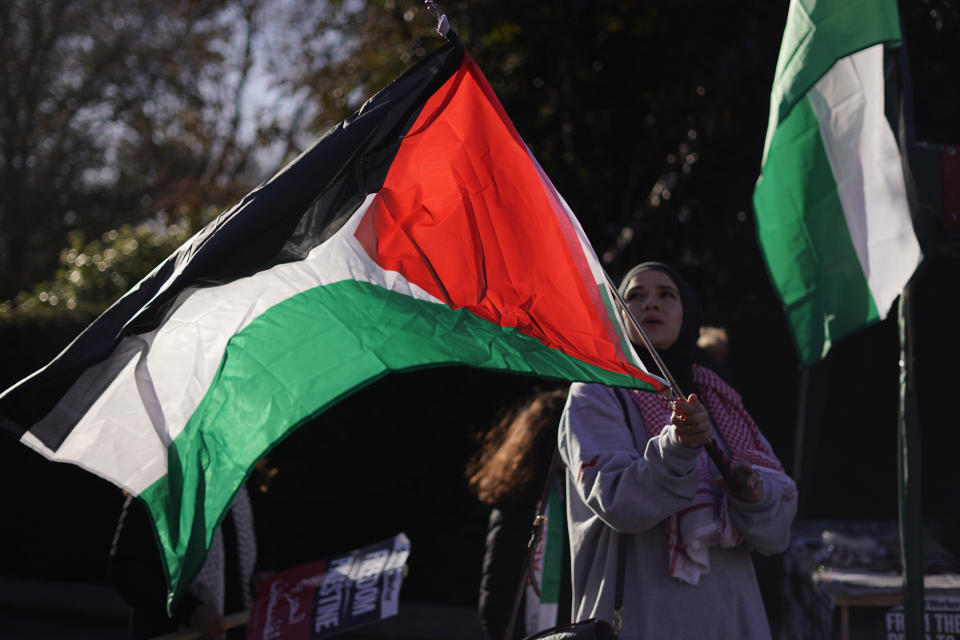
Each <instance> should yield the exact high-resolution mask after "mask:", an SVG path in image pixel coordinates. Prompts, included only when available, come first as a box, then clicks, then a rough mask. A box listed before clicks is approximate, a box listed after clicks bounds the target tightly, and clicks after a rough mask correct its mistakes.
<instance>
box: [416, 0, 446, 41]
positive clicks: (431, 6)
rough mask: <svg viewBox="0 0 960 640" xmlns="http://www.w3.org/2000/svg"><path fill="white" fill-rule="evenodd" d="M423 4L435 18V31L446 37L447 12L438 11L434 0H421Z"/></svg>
mask: <svg viewBox="0 0 960 640" xmlns="http://www.w3.org/2000/svg"><path fill="white" fill-rule="evenodd" d="M423 4H424V6H425V7H426V9H427V11H429V12H430V15H432V16H433V17H434V18H436V19H437V33H439V34H440V35H441V36H443V37H444V38H446V37H447V34H448V33H450V21H449V20H447V14H445V13H441V12H440V7H438V6H437V3H436V2H434V0H423Z"/></svg>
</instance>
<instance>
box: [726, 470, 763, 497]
mask: <svg viewBox="0 0 960 640" xmlns="http://www.w3.org/2000/svg"><path fill="white" fill-rule="evenodd" d="M733 472H734V473H735V474H737V478H739V479H740V490H739V491H732V490H730V488H729V487H727V483H726V482H724V483H723V486H724V488H726V489H727V490H728V491H729V492H730V493H731V494H733V495H734V496H736V497H738V498H740V499H741V500H743V501H744V502H757V501H759V500H760V499H761V498H762V497H763V481H762V480H761V479H760V474H759V473H757V471H756V469H754V468H753V465H752V464H750V463H749V462H738V463H736V464H735V465H733Z"/></svg>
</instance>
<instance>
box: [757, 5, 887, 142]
mask: <svg viewBox="0 0 960 640" xmlns="http://www.w3.org/2000/svg"><path fill="white" fill-rule="evenodd" d="M899 42H900V20H899V17H898V15H897V3H896V2H895V0H816V1H814V0H793V2H791V3H790V10H789V12H788V14H787V24H786V27H785V28H784V32H783V41H782V42H781V44H780V55H779V56H778V58H777V69H776V73H775V75H774V79H773V89H772V90H771V92H770V122H769V124H768V126H767V140H766V148H765V150H764V159H766V158H767V157H768V156H769V147H770V143H771V138H772V136H773V133H774V131H775V130H776V128H777V127H778V126H779V124H780V123H781V122H782V121H783V120H784V119H785V118H786V117H787V114H789V113H790V110H791V109H793V107H794V105H795V104H797V103H799V102H800V101H801V100H802V99H803V98H804V96H806V95H807V91H809V90H810V89H811V87H813V85H814V84H816V83H817V81H818V80H819V79H820V78H821V77H822V76H823V74H825V73H826V72H827V71H828V70H829V69H830V67H832V66H833V63H834V62H836V61H837V60H839V59H840V58H845V57H846V56H848V55H850V54H852V53H856V52H857V51H860V50H861V49H866V48H867V47H870V46H873V45H875V44H880V43H888V44H891V45H895V44H897V43H899Z"/></svg>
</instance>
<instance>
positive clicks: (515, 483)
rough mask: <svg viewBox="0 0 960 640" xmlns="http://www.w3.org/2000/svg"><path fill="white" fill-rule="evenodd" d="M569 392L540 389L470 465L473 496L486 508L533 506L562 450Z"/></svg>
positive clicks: (501, 423) (514, 411)
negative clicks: (560, 428)
mask: <svg viewBox="0 0 960 640" xmlns="http://www.w3.org/2000/svg"><path fill="white" fill-rule="evenodd" d="M566 399H567V388H566V387H564V388H561V389H555V390H552V391H542V390H539V389H538V390H536V391H534V393H533V395H531V396H530V397H528V398H527V399H526V400H524V401H523V402H521V403H520V404H518V405H516V406H514V407H512V408H511V409H510V410H509V411H508V412H507V413H506V415H504V416H503V418H501V419H500V420H499V421H498V422H497V423H496V424H495V425H494V426H493V427H492V428H491V429H490V431H488V432H487V434H486V435H485V436H484V438H483V441H482V443H481V446H480V450H479V451H478V452H477V454H476V455H475V456H474V457H473V458H472V459H471V460H470V462H469V463H468V465H467V483H468V485H469V487H470V491H471V492H472V493H473V494H474V495H475V496H477V498H478V499H479V500H480V501H481V502H483V503H484V504H487V505H490V506H494V505H503V504H512V505H522V506H531V507H532V506H533V505H534V504H535V503H536V501H537V500H538V499H539V498H540V493H541V491H542V489H543V483H544V482H545V480H546V475H547V470H548V469H549V467H550V461H551V459H552V458H553V454H554V451H555V450H556V448H557V426H558V425H559V423H560V415H561V413H562V412H563V405H564V404H565V403H566Z"/></svg>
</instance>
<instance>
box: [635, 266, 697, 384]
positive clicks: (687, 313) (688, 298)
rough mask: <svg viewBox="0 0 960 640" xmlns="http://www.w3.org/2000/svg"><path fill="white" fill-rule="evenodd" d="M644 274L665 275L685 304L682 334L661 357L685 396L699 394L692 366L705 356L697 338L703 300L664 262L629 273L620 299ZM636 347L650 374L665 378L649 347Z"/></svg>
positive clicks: (637, 268)
mask: <svg viewBox="0 0 960 640" xmlns="http://www.w3.org/2000/svg"><path fill="white" fill-rule="evenodd" d="M644 271H659V272H661V273H663V274H666V276H667V277H668V278H670V279H671V280H672V281H673V283H674V284H675V285H676V286H677V292H678V293H679V294H680V302H681V303H682V304H683V321H682V323H681V324H680V334H679V335H678V336H677V339H676V341H675V342H674V343H673V344H672V345H670V347H669V348H667V349H660V350H658V353H659V354H660V357H661V358H662V359H663V362H664V364H666V365H667V369H669V370H670V373H671V374H672V375H673V377H674V379H675V380H676V381H677V385H679V387H680V390H681V391H682V392H683V393H684V394H685V395H689V394H691V393H698V390H697V386H696V385H695V384H694V382H693V364H694V363H695V362H696V363H700V362H701V361H702V360H703V356H704V355H705V354H704V352H703V350H702V349H700V348H699V347H698V346H697V338H698V337H699V336H700V298H699V296H697V294H696V292H695V291H694V290H693V287H691V286H690V284H689V283H688V282H687V281H686V280H684V278H683V277H682V276H681V275H680V274H679V273H677V272H676V271H674V270H673V268H671V267H670V266H669V265H666V264H664V263H662V262H643V263H641V264H638V265H637V266H635V267H634V268H632V269H630V271H628V272H627V274H626V275H625V276H623V280H621V281H620V287H619V290H620V295H626V293H627V291H626V290H627V285H628V284H629V283H630V281H631V280H632V279H633V277H634V276H636V275H637V274H638V273H642V272H644ZM635 346H636V350H637V354H638V355H639V356H640V359H641V360H642V361H643V364H644V365H646V367H647V370H648V371H650V372H651V373H655V374H657V375H662V374H661V372H660V368H659V367H657V364H656V362H654V360H653V357H652V356H651V355H650V353H649V352H648V351H647V349H646V347H644V346H643V345H642V344H641V345H635Z"/></svg>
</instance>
